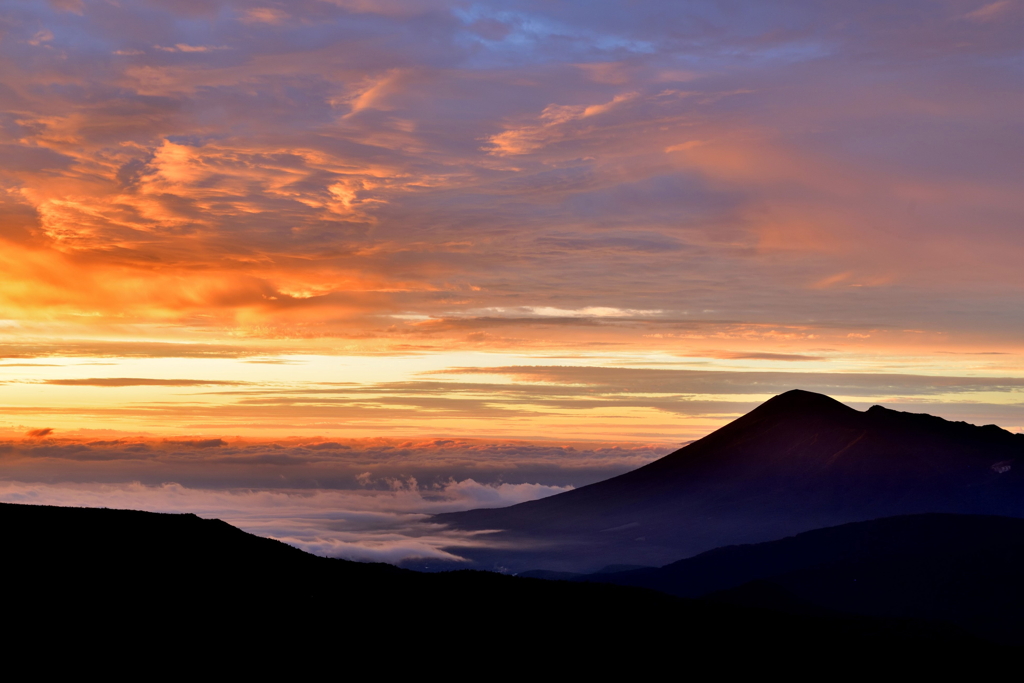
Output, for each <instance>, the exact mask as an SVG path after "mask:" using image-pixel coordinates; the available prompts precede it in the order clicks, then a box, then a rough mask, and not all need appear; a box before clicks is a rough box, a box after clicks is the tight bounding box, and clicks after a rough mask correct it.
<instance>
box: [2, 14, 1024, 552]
mask: <svg viewBox="0 0 1024 683" xmlns="http://www.w3.org/2000/svg"><path fill="white" fill-rule="evenodd" d="M1022 34H1024V2H1022V1H1021V0H997V1H995V2H985V1H984V0H981V1H974V0H971V1H968V0H901V1H900V2H880V1H877V0H858V1H857V2H853V1H852V0H836V1H835V2H828V3H822V2H809V1H803V0H758V1H753V0H751V1H740V0H721V1H717V2H710V1H698V0H695V1H679V2H665V1H661V2H655V1H640V0H637V1H625V0H622V1H617V2H612V1H603V0H594V1H593V2H586V3H583V2H565V1H564V0H559V1H553V2H552V1H548V2H530V1H525V0H520V1H516V0H506V1H505V2H500V3H495V2H451V1H446V0H376V1H371V0H292V1H290V2H279V3H273V2H242V1H237V2H235V1H223V2H221V1H214V0H209V1H207V0H149V1H145V0H137V1H133V2H125V1H124V0H50V1H49V2H41V1H39V0H31V1H30V0H0V500H10V501H14V500H18V501H29V500H36V501H42V502H56V503H68V504H98V503H97V501H101V500H111V501H120V503H119V504H122V505H124V506H130V507H140V508H146V509H161V510H163V509H166V510H175V511H185V510H187V511H192V510H202V511H203V513H204V514H208V515H212V516H222V517H224V518H225V519H228V520H229V521H232V520H233V521H234V522H236V523H239V524H241V525H243V526H244V527H245V528H249V529H251V530H256V531H259V532H261V533H265V534H267V535H275V536H276V537H280V538H286V539H291V541H293V542H296V543H297V544H299V545H301V546H302V547H307V548H310V549H315V550H317V551H318V552H324V553H328V554H331V553H333V554H341V555H345V553H348V556H352V557H358V559H367V558H369V557H371V556H374V557H380V558H383V559H387V560H389V561H393V560H395V558H399V559H400V556H402V554H403V553H406V554H407V555H408V554H409V553H412V554H413V555H415V553H426V554H427V556H437V555H436V554H437V553H443V552H445V551H443V550H439V548H441V547H442V546H443V545H444V543H443V539H442V538H441V536H443V534H442V533H441V532H440V531H438V532H437V534H440V535H437V534H434V531H436V530H434V531H431V532H430V533H426V532H423V531H422V529H421V531H420V532H417V534H418V535H414V536H415V537H414V536H410V535H409V533H406V531H402V532H401V533H400V532H399V531H394V529H392V530H391V531H388V532H387V533H384V532H380V531H379V530H380V529H383V528H385V527H387V525H386V524H384V523H383V522H381V521H380V519H381V518H379V515H384V516H385V517H387V516H388V515H390V517H388V519H391V520H392V521H393V522H395V523H396V524H399V526H400V527H401V528H402V529H406V530H407V525H406V522H407V521H408V520H410V519H413V518H416V519H422V515H423V514H427V513H429V512H432V511H437V510H441V509H444V510H448V509H464V508H466V507H473V506H477V505H485V504H486V505H494V504H507V503H509V502H516V501H518V500H525V499H528V498H530V497H538V496H540V495H548V494H551V493H557V492H558V491H561V490H564V489H565V487H569V486H581V485H585V484H587V483H591V482H593V481H597V480H599V479H602V478H605V477H607V476H612V475H614V474H618V473H621V472H624V471H627V470H629V469H632V468H634V467H637V466H639V465H642V464H644V463H646V462H650V461H651V460H653V459H656V458H657V457H660V456H662V455H665V454H666V453H668V452H671V451H672V450H674V449H675V448H678V447H679V446H680V445H681V444H684V443H687V442H688V441H690V440H693V439H696V438H699V437H701V436H703V435H704V434H707V433H708V432H710V431H712V430H713V429H715V428H717V427H719V426H721V425H723V424H725V423H727V422H728V421H730V420H732V419H734V418H735V417H737V416H739V415H741V414H743V413H744V412H746V411H748V410H750V409H751V408H753V407H755V406H756V405H758V404H759V403H760V402H762V401H764V400H766V399H767V398H770V397H771V396H772V395H775V394H777V393H781V392H782V391H785V390H788V389H792V388H802V389H807V390H811V391H818V392H821V393H826V394H828V395H831V396H833V397H835V398H837V399H839V400H842V401H844V402H846V403H848V404H850V405H852V406H854V407H856V408H859V409H864V408H867V407H869V406H870V405H872V404H876V403H879V404H883V405H886V406H888V407H891V408H896V409H900V410H909V411H913V412H928V413H932V414H935V415H940V416H943V417H946V418H949V419H957V420H966V421H968V422H972V423H975V424H990V423H993V424H998V425H1000V426H1001V427H1003V428H1006V429H1009V430H1011V431H1024V303H1022V294H1024V276H1022V275H1021V266H1020V263H1021V261H1022V257H1024V193H1021V192H1020V187H1021V186H1022V182H1024V164H1022V161H1021V160H1022V159H1024V135H1022V133H1024V130H1022V128H1024V120H1022V117H1021V112H1022V111H1024V88H1022V87H1021V86H1022V83H1024V79H1022V76H1024V73H1022V72H1024V43H1022V41H1021V38H1020V37H1021V35H1022ZM332 444H333V445H332ZM275 496H276V497H275ZM282 501H287V502H282ZM460 506H461V507H460ZM300 511H305V512H300ZM232 515H234V516H232ZM332 515H334V516H332ZM339 515H340V516H339ZM375 515H378V517H375ZM417 515H420V517H416V516H417ZM357 519H358V520H362V521H356V520H357ZM288 520H290V521H288ZM367 520H370V521H367ZM395 520H399V521H400V523H399V521H395ZM359 525H363V526H359ZM366 525H369V526H366ZM382 525H383V526H382ZM357 527H358V528H357ZM388 528H390V527H388ZM396 528H397V527H396ZM408 528H411V527H408ZM368 529H369V530H370V531H368ZM371 531H372V533H371ZM378 532H379V533H378ZM392 532H393V533H394V534H397V535H388V534H392ZM410 533H411V532H410ZM360 534H363V535H360ZM366 534H370V536H367V535H366ZM373 534H377V535H373ZM381 534H383V535H381ZM371 536H372V538H371ZM296 539H298V540H296ZM410 539H412V540H410ZM424 539H426V540H424ZM439 539H441V540H439ZM428 547H429V548H430V550H429V551H428V550H424V548H428ZM416 548H419V550H415V549H416ZM345 549H347V550H345ZM374 552H376V553H377V555H373V553H374ZM430 553H434V555H430Z"/></svg>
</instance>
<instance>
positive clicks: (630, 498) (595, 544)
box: [433, 391, 1024, 571]
mask: <svg viewBox="0 0 1024 683" xmlns="http://www.w3.org/2000/svg"><path fill="white" fill-rule="evenodd" d="M1021 456H1024V435H1021V434H1011V433H1010V432H1007V431H1005V430H1003V429H1000V428H999V427H996V426H995V425H988V426H984V427H977V426H974V425H969V424H966V423H963V422H950V421H947V420H943V419H941V418H938V417H933V416H931V415H920V414H912V413H903V412H899V411H895V410H889V409H886V408H883V407H881V406H873V407H872V408H870V409H869V410H867V411H863V412H861V411H858V410H854V409H853V408H850V407H848V406H846V405H844V404H842V403H840V402H838V401H835V400H833V399H831V398H829V397H827V396H823V395H820V394H814V393H810V392H806V391H790V392H787V393H785V394H781V395H779V396H776V397H774V398H772V399H771V400H769V401H767V402H765V403H764V404H762V405H761V406H759V407H758V408H756V409H755V410H753V411H751V412H750V413H748V414H746V415H744V416H743V417H741V418H739V419H737V420H735V421H734V422H732V423H730V424H728V425H726V426H725V427H722V428H721V429H719V430H717V431H715V432H713V433H712V434H709V435H708V436H706V437H704V438H703V439H700V440H698V441H695V442H694V443H692V444H689V445H687V446H685V447H683V448H681V449H680V450H678V451H676V452H674V453H672V454H670V455H667V456H665V457H664V458H661V459H660V460H657V461H655V462H653V463H651V464H649V465H646V466H645V467H641V468H639V469H637V470H634V471H632V472H629V473H626V474H624V475H621V476H618V477H615V478H613V479H609V480H606V481H603V482H599V483H596V484H592V485H590V486H584V487H582V488H579V489H576V490H573V491H569V492H566V493H562V494H559V495H556V496H552V497H550V498H544V499H541V500H536V501H531V502H527V503H521V504H519V505H514V506H511V507H507V508H500V509H489V510H470V511H467V512H458V513H449V514H444V515H437V516H435V517H434V518H433V519H434V521H437V522H443V523H446V524H449V525H451V526H453V527H457V528H462V529H481V530H482V529H489V530H499V531H498V532H497V533H494V534H492V535H491V537H492V538H494V539H495V540H496V541H499V542H501V543H502V544H503V546H504V547H503V548H502V549H500V550H499V549H493V548H492V549H466V548H458V549H455V551H456V552H459V553H460V554H463V555H464V556H468V557H471V558H473V559H475V560H477V561H478V562H480V563H481V564H482V565H484V566H487V565H489V564H490V563H497V564H501V565H502V566H506V567H509V568H511V569H513V570H525V569H547V570H558V571H594V570H596V569H598V568H600V567H602V566H605V565H609V564H616V563H633V564H642V565H662V564H665V563H667V562H671V561H674V560H677V559H680V558H683V557H687V556H691V555H694V554H696V553H699V552H703V551H705V550H709V549H711V548H714V547H718V546H722V545H729V544H735V543H752V542H759V541H767V540H772V539H776V538H780V537H783V536H788V535H791V534H794V533H798V532H801V531H806V530H809V529H814V528H818V527H824V526H834V525H837V524H842V523H845V522H852V521H861V520H868V519H875V518H879V517H886V516H892V515H901V514H912V513H922V512H951V513H969V514H995V515H1007V516H1024V481H1022V479H1021V476H1022V468H1024V465H1021V466H1018V465H1017V463H1018V461H1019V459H1020V458H1021Z"/></svg>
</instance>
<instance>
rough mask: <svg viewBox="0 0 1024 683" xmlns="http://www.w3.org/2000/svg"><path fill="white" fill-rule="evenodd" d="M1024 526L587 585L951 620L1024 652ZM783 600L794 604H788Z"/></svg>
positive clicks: (871, 525)
mask: <svg viewBox="0 0 1024 683" xmlns="http://www.w3.org/2000/svg"><path fill="white" fill-rule="evenodd" d="M1022 565H1024V519H1013V518H1007V517H994V516H982V515H949V514H924V515H909V516H901V517H889V518H885V519H879V520H872V521H868V522H856V523H851V524H844V525H841V526H837V527H831V528H827V529H816V530H814V531H807V532H804V533H802V534H798V535H796V536H793V537H790V538H784V539H781V540H778V541H770V542H767V543H758V544H753V545H742V546H728V547H724V548H718V549H715V550H712V551H709V552H706V553H702V554H700V555H697V556H696V557H692V558H689V559H686V560H681V561H679V562H673V563H672V564H669V565H666V566H664V567H660V568H645V569H639V570H633V571H625V572H616V573H604V574H591V575H587V576H583V577H577V578H575V579H574V580H577V581H598V582H602V583H612V584H616V585H621V586H638V587H645V588H651V589H654V590H659V591H663V592H665V593H669V594H671V595H676V596H680V597H690V598H696V597H705V596H711V597H713V598H714V599H717V600H726V601H729V602H733V603H737V604H746V605H766V604H773V605H775V606H776V607H781V606H784V605H785V604H786V601H788V603H789V605H790V606H791V607H793V608H794V609H798V610H801V611H806V609H807V608H808V606H814V607H817V608H820V609H822V610H837V611H843V612H853V613H858V614H865V615H874V616H888V617H911V618H918V619H929V620H942V621H947V622H949V623H953V624H957V625H958V626H961V627H964V628H967V629H970V630H971V631H973V632H975V633H977V634H979V635H981V636H984V637H987V638H993V639H998V640H1003V641H1007V642H1013V643H1016V644H1024V582H1022V581H1021V579H1020V567H1021V566H1022ZM780 596H786V598H785V599H782V598H780Z"/></svg>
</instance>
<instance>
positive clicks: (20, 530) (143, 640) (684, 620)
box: [0, 504, 1004, 674]
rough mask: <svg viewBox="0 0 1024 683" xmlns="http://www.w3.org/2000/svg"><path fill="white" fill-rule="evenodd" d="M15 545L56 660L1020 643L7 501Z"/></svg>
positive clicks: (465, 659)
mask: <svg viewBox="0 0 1024 683" xmlns="http://www.w3.org/2000/svg"><path fill="white" fill-rule="evenodd" d="M0 557H2V564H0V573H2V576H3V578H4V587H5V591H4V601H3V605H4V617H5V622H4V623H5V627H6V628H5V647H6V651H7V652H9V653H11V655H12V657H16V658H17V659H18V660H19V661H21V662H23V663H29V662H31V663H34V665H35V666H40V667H45V668H46V669H47V670H52V668H53V667H59V666H62V665H64V666H71V667H75V669H76V670H98V669H103V670H107V671H121V670H128V669H131V670H139V667H140V666H142V667H149V668H153V666H154V665H159V666H160V667H161V669H162V670H168V669H169V670H175V669H181V670H189V671H200V670H202V671H205V670H220V669H223V670H225V671H227V670H230V671H232V672H237V671H253V672H260V673H263V674H266V673H268V672H279V673H282V672H292V673H293V674H294V673H296V672H298V673H313V672H315V673H329V672H331V671H336V670H337V669H338V668H342V669H343V670H344V668H345V667H348V668H352V669H354V670H356V671H368V670H372V668H373V667H383V668H386V669H387V670H388V671H389V672H391V671H396V670H398V671H410V672H413V671H415V672H416V673H417V674H421V673H422V670H419V667H425V666H438V664H437V662H441V663H442V664H444V663H448V664H447V665H448V666H456V667H460V668H465V667H466V666H467V665H474V666H475V667H476V668H483V667H494V666H495V665H499V666H501V668H502V671H503V672H511V671H516V670H517V667H519V668H520V669H522V670H523V673H524V674H525V673H526V672H528V671H529V672H535V671H536V670H537V668H538V667H542V668H543V669H544V670H545V671H563V670H564V671H566V672H567V673H568V672H569V671H574V672H579V671H585V672H589V671H591V670H597V669H600V670H601V671H603V672H605V673H607V671H608V670H609V669H608V667H609V666H613V667H618V668H622V667H626V668H628V669H629V670H630V671H635V670H636V668H637V667H638V666H640V667H644V666H655V665H662V666H664V665H674V664H676V663H678V662H679V661H680V659H681V658H682V659H685V660H687V661H689V662H690V666H692V667H700V666H702V662H705V663H706V664H707V665H709V666H710V665H714V664H715V662H717V661H719V660H720V659H721V658H722V657H725V656H729V655H731V654H732V653H733V652H734V651H735V649H736V648H737V646H740V647H742V648H743V649H744V651H745V652H746V653H747V655H748V656H749V657H750V660H749V666H750V667H753V668H757V667H761V666H763V663H764V662H765V661H770V660H771V658H773V657H784V656H786V653H787V652H788V648H789V647H790V646H791V644H792V643H794V642H800V643H803V644H805V645H806V646H807V647H809V648H812V650H813V651H814V652H825V653H833V654H838V655H842V656H844V657H847V656H849V655H851V654H852V653H862V652H869V653H873V654H872V657H877V658H879V659H882V658H886V657H889V656H900V657H905V658H908V659H909V660H910V661H916V660H917V658H918V657H919V656H922V655H928V653H930V652H942V651H950V650H955V651H957V652H965V653H968V654H969V655H970V657H971V658H972V660H973V659H976V658H979V657H980V658H983V659H985V660H986V661H987V660H988V659H990V658H991V657H992V656H994V655H995V656H999V655H1000V653H1001V652H1004V651H1003V650H1002V649H1000V648H999V647H997V646H994V645H989V644H986V643H985V642H983V641H980V640H978V639H976V638H974V637H972V636H970V635H968V634H965V633H964V632H962V631H959V630H957V629H955V628H947V627H945V626H941V625H940V626H933V625H929V624H924V623H918V622H913V621H907V620H900V619H877V618H872V617H859V616H848V615H842V614H821V615H798V614H786V613H780V612H773V611H770V610H764V609H758V608H748V607H744V606H736V605H730V604H714V603H710V602H700V601H692V600H686V599H681V598H677V597H673V596H669V595H665V594H663V593H658V592H655V591H650V590H646V589H642V588H633V587H628V586H626V587H624V586H614V585H605V584H596V583H567V582H553V581H541V580H536V579H525V578H518V577H513V576H506V575H500V574H496V573H491V572H479V571H456V572H444V573H436V574H422V573H416V572H411V571H408V570H402V569H398V568H396V567H391V566H388V565H379V564H360V563H355V562H346V561H344V560H336V559H329V558H323V557H316V556H313V555H310V554H308V553H305V552H303V551H301V550H298V549H295V548H292V547H290V546H287V545H285V544H283V543H280V542H278V541H274V540H270V539H265V538H259V537H256V536H253V535H251V534H247V533H245V532H243V531H241V530H239V529H236V528H234V527H231V526H230V525H228V524H225V523H224V522H220V521H217V520H204V519H200V518H198V517H196V516H194V515H168V514H156V513H147V512H135V511H127V510H108V509H90V508H59V507H44V506H34V505H13V504H0ZM638 653H639V654H641V655H642V656H640V658H639V661H638ZM858 656H860V654H858ZM807 662H808V663H809V662H810V660H809V659H808V660H807ZM787 665H788V666H791V665H792V663H788V664H787ZM737 666H740V667H741V668H747V665H745V664H742V663H739V664H737ZM211 667H213V669H211Z"/></svg>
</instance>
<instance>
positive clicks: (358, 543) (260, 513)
mask: <svg viewBox="0 0 1024 683" xmlns="http://www.w3.org/2000/svg"><path fill="white" fill-rule="evenodd" d="M564 490H567V489H565V488H561V487H556V486H542V485H539V484H532V485H531V484H518V485H513V484H499V485H495V486H485V485H483V484H479V483H477V482H475V481H473V480H472V479H467V480H464V481H460V482H455V481H451V482H449V483H446V484H443V485H440V486H434V487H429V488H427V489H425V490H421V489H420V488H418V487H417V485H416V482H415V481H406V482H402V483H401V485H399V486H396V487H394V488H393V490H389V491H322V490H321V491H288V490H276V491H245V490H233V491H224V490H220V491H215V490H209V489H206V490H204V489H195V488H187V487H184V486H181V485H179V484H162V485H158V486H144V485H142V484H139V483H138V482H134V483H127V484H116V485H109V484H108V485H102V484H58V485H54V484H38V483H36V484H27V483H20V482H14V481H0V501H3V502H6V503H26V504H33V505H65V506H83V507H108V508H122V509H130V510H148V511H151V512H172V513H193V514H197V515H199V516H201V517H206V518H217V519H222V520H224V521H226V522H228V523H230V524H233V525H235V526H237V527H239V528H241V529H244V530H246V531H249V532H250V533H254V534H257V535H260V536H267V537H270V538H277V539H279V540H282V541H284V542H286V543H290V544H291V545H294V546H296V547H299V548H302V549H303V550H306V551H308V552H312V553H315V554H317V555H326V556H328V557H340V558H343V559H347V560H358V561H366V562H390V563H393V564H398V563H400V562H402V561H403V560H410V559H420V560H441V561H444V562H452V563H458V562H460V561H462V558H460V557H459V556H458V555H453V554H451V553H450V552H447V551H445V550H443V549H442V548H443V547H444V546H447V545H452V544H453V543H457V544H459V545H463V546H465V545H469V546H472V545H479V544H483V543H486V542H487V540H486V535H481V534H476V535H474V534H466V533H459V532H452V531H448V530H444V529H442V528H441V525H437V524H429V523H427V522H425V518H426V517H427V516H428V515H430V514H436V513H439V512H451V511H455V510H467V509H470V508H477V507H497V506H500V505H512V504H514V503H521V502H523V501H526V500H534V499H537V498H543V497H545V496H550V495H553V494H556V493H560V492H562V491H564Z"/></svg>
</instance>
